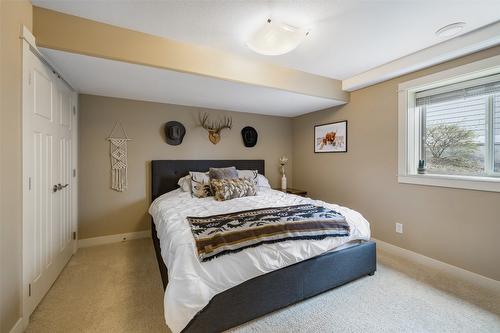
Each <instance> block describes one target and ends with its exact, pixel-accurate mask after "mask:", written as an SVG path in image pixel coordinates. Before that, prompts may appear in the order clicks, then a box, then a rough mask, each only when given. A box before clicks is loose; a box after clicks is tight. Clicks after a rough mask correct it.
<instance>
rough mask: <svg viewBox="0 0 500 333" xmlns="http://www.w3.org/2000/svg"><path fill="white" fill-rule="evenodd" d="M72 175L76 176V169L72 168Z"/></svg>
mask: <svg viewBox="0 0 500 333" xmlns="http://www.w3.org/2000/svg"><path fill="white" fill-rule="evenodd" d="M73 177H76V169H73Z"/></svg>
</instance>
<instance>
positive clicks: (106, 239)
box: [78, 230, 151, 248]
mask: <svg viewBox="0 0 500 333" xmlns="http://www.w3.org/2000/svg"><path fill="white" fill-rule="evenodd" d="M148 237H151V231H150V230H144V231H137V232H129V233H125V234H116V235H108V236H101V237H94V238H84V239H79V240H78V248H82V247H89V246H96V245H104V244H111V243H118V242H124V241H127V240H131V239H139V238H148Z"/></svg>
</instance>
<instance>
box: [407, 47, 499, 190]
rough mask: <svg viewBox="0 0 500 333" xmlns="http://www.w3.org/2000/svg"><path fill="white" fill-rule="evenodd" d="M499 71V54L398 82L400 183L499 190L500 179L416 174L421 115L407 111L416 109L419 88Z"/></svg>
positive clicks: (465, 79) (424, 88) (426, 88)
mask: <svg viewBox="0 0 500 333" xmlns="http://www.w3.org/2000/svg"><path fill="white" fill-rule="evenodd" d="M499 73H500V55H498V56H494V57H491V58H487V59H483V60H480V61H476V62H473V63H470V64H467V65H463V66H459V67H455V68H452V69H448V70H445V71H442V72H438V73H434V74H431V75H426V76H423V77H419V78H417V79H414V80H410V81H406V82H403V83H401V84H399V85H398V182H399V183H404V184H417V185H427V186H439V187H450V188H460V189H471V190H479V191H492V192H500V178H495V177H480V176H459V175H438V174H423V175H420V174H417V170H416V169H417V163H418V161H417V159H418V154H417V153H416V152H419V150H420V142H419V141H420V140H416V139H415V138H416V135H415V132H416V131H419V130H420V128H419V119H420V117H419V115H418V114H417V112H410V111H411V110H413V109H414V108H415V93H416V92H418V91H422V90H429V89H435V88H439V87H442V86H445V85H450V84H455V83H459V82H463V81H467V80H473V79H477V78H480V77H483V76H487V75H493V74H499ZM410 115H411V116H412V117H410ZM415 124H416V125H415ZM485 162H486V161H485Z"/></svg>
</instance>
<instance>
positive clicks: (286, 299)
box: [151, 160, 376, 333]
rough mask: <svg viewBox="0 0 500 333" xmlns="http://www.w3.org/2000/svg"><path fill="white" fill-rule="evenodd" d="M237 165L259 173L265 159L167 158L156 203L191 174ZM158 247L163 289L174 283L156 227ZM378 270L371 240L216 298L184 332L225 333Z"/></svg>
mask: <svg viewBox="0 0 500 333" xmlns="http://www.w3.org/2000/svg"><path fill="white" fill-rule="evenodd" d="M227 166H236V168H237V169H240V170H259V173H261V174H264V169H265V168H264V161H263V160H161V161H152V162H151V180H152V186H151V190H152V192H151V194H152V200H154V199H156V198H157V197H159V196H160V195H162V194H164V193H166V192H168V191H171V190H174V189H176V188H177V187H178V185H177V181H178V180H179V178H180V177H183V176H185V175H187V174H188V173H189V171H206V170H208V168H210V167H227ZM151 230H152V237H153V244H154V247H155V252H156V258H157V260H158V266H159V268H160V273H161V278H162V281H163V287H164V289H165V288H166V286H167V284H168V273H167V267H166V266H165V263H164V262H163V259H162V256H161V250H160V241H159V239H158V237H157V235H156V228H155V225H154V223H153V222H152V223H151ZM375 270H376V254H375V243H374V242H371V241H368V242H362V243H360V244H358V245H355V246H352V247H349V248H346V249H344V250H340V251H336V252H329V253H326V254H323V255H321V256H318V257H315V258H311V259H308V260H305V261H302V262H299V263H297V264H294V265H291V266H287V267H285V268H282V269H279V270H276V271H273V272H270V273H267V274H264V275H261V276H258V277H256V278H253V279H251V280H248V281H246V282H244V283H242V284H240V285H237V286H235V287H233V288H230V289H228V290H226V291H224V292H222V293H220V294H217V295H216V296H214V297H213V298H212V300H211V301H210V303H209V304H208V305H207V306H206V307H205V308H204V309H203V310H201V311H200V312H199V313H198V314H197V315H196V316H195V317H194V318H193V319H192V320H191V321H190V322H189V324H188V325H187V326H186V328H184V330H183V332H186V333H191V332H204V333H207V332H220V331H223V330H226V329H228V328H231V327H234V326H238V325H240V324H242V323H245V322H247V321H250V320H252V319H255V318H258V317H260V316H263V315H265V314H267V313H270V312H272V311H275V310H277V309H280V308H283V307H286V306H288V305H291V304H294V303H297V302H299V301H301V300H303V299H306V298H309V297H312V296H314V295H317V294H320V293H322V292H324V291H326V290H329V289H332V288H335V287H337V286H340V285H343V284H345V283H347V282H350V281H352V280H355V279H357V278H360V277H363V276H366V275H373V274H374V273H375Z"/></svg>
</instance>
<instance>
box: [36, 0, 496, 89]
mask: <svg viewBox="0 0 500 333" xmlns="http://www.w3.org/2000/svg"><path fill="white" fill-rule="evenodd" d="M33 3H34V4H35V5H38V6H41V7H45V8H50V9H53V10H57V11H62V12H65V13H69V14H73V15H77V16H82V17H86V18H89V19H93V20H97V21H101V22H106V23H110V24H113V25H117V26H121V27H126V28H130V29H133V30H138V31H143V32H146V33H150V34H154V35H159V36H164V37H168V38H172V39H176V40H179V41H184V42H189V43H194V44H199V45H205V46H209V47H213V48H217V49H222V50H226V51H229V52H232V53H236V54H240V55H244V56H247V57H252V58H256V59H261V60H262V59H263V60H266V61H270V62H273V63H277V64H280V65H283V66H287V67H291V68H296V69H300V70H303V71H306V72H310V73H314V74H318V75H322V76H327V77H331V78H336V79H346V78H350V77H352V76H354V75H357V74H360V73H362V72H365V71H367V70H369V69H371V68H374V67H377V66H380V65H382V64H385V63H388V62H391V61H393V60H395V59H397V58H400V57H403V56H405V55H408V54H411V53H413V52H416V51H418V50H421V49H424V48H427V47H430V46H432V45H435V44H437V43H439V42H441V41H443V40H441V39H439V38H438V37H437V36H435V34H434V33H435V31H436V30H438V29H439V28H441V27H442V26H444V25H447V24H449V23H453V22H457V21H464V22H466V23H467V26H466V28H465V30H464V31H463V33H466V32H469V31H471V30H474V29H477V28H480V27H482V26H485V25H487V24H489V23H492V22H495V21H497V20H499V19H500V1H498V0H313V1H257V0H254V1H223V0H208V1H127V0H122V1H82V0H66V1H61V0H33ZM268 17H271V18H274V19H280V20H283V21H285V22H286V23H289V24H292V25H299V26H307V27H310V28H311V34H310V35H309V37H308V39H307V40H306V41H305V42H304V43H303V44H302V45H301V46H299V48H297V49H296V50H295V51H293V52H291V53H289V54H286V55H282V56H276V57H265V56H260V55H257V54H254V53H253V52H252V51H250V50H249V49H248V48H247V47H246V46H245V40H246V39H247V36H249V34H250V33H251V32H252V31H253V29H256V27H257V26H258V24H261V23H263V22H265V20H266V19H267V18H268Z"/></svg>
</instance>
